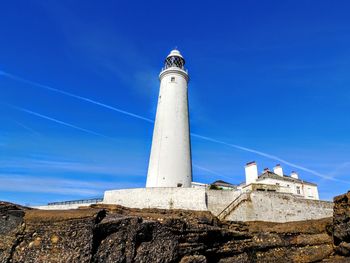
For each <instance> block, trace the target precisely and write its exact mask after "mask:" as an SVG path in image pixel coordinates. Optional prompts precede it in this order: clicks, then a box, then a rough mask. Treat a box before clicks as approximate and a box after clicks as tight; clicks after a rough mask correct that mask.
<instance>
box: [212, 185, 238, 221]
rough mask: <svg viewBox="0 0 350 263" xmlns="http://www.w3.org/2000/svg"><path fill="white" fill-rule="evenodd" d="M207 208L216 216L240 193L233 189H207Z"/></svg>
mask: <svg viewBox="0 0 350 263" xmlns="http://www.w3.org/2000/svg"><path fill="white" fill-rule="evenodd" d="M206 193H207V200H208V202H207V203H208V210H209V211H210V212H212V213H213V215H215V216H217V215H218V214H220V213H221V212H222V210H224V209H225V208H226V207H227V206H228V205H229V204H230V203H231V202H232V201H233V200H235V199H236V198H237V197H238V196H239V195H240V194H241V192H240V191H235V190H207V191H206Z"/></svg>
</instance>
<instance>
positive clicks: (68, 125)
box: [8, 105, 113, 139]
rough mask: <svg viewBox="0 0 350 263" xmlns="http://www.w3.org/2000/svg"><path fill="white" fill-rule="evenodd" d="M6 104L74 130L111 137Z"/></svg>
mask: <svg viewBox="0 0 350 263" xmlns="http://www.w3.org/2000/svg"><path fill="white" fill-rule="evenodd" d="M8 106H10V107H12V108H14V109H16V110H19V111H22V112H25V113H28V114H31V115H34V116H37V117H39V118H42V119H45V120H49V121H52V122H55V123H58V124H61V125H64V126H67V127H70V128H73V129H76V130H79V131H82V132H85V133H89V134H92V135H96V136H100V137H105V138H109V139H113V138H112V137H109V136H106V135H103V134H101V133H98V132H94V131H92V130H88V129H84V128H81V127H79V126H76V125H73V124H70V123H68V122H64V121H60V120H57V119H55V118H52V117H49V116H46V115H44V114H40V113H37V112H35V111H31V110H28V109H25V108H21V107H18V106H14V105H8Z"/></svg>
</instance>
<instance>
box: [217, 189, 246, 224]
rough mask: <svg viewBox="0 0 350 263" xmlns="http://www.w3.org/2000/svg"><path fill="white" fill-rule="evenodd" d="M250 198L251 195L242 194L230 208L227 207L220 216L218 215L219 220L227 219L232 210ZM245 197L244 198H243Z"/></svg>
mask: <svg viewBox="0 0 350 263" xmlns="http://www.w3.org/2000/svg"><path fill="white" fill-rule="evenodd" d="M249 196H250V193H241V194H240V195H239V196H237V197H236V198H235V199H234V200H233V201H232V202H231V203H230V204H229V205H228V206H226V207H225V208H224V209H223V210H222V211H221V212H220V214H218V216H217V217H218V218H219V219H221V220H222V219H225V218H226V216H227V215H228V214H229V213H231V212H232V210H233V209H234V208H235V207H237V205H239V204H240V203H241V202H242V201H244V200H247V199H248V198H249ZM243 197H244V198H243Z"/></svg>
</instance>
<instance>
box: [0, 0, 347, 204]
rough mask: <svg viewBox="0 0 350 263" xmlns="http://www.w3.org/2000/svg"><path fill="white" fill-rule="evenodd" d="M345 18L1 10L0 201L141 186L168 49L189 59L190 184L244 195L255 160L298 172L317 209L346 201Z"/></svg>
mask: <svg viewBox="0 0 350 263" xmlns="http://www.w3.org/2000/svg"><path fill="white" fill-rule="evenodd" d="M349 8H350V3H349V2H348V1H336V2H334V1H201V2H200V4H199V2H198V1H192V2H190V1H176V2H171V3H166V2H164V1H103V3H102V2H101V1H100V2H97V1H16V0H15V1H3V2H2V3H1V8H0V36H1V41H0V94H1V95H0V200H7V201H12V202H17V203H21V204H32V205H35V204H42V203H46V202H50V201H59V200H70V199H80V198H88V197H97V196H101V195H102V194H103V191H104V190H106V189H116V188H125V187H128V188H129V187H143V186H144V184H145V180H146V173H147V165H148V158H149V151H150V146H151V139H152V131H153V123H152V120H153V119H154V117H155V111H156V103H157V94H158V89H159V82H158V74H159V71H160V69H161V67H162V64H163V60H164V58H165V56H166V55H167V54H168V53H169V51H170V50H171V49H172V48H174V47H175V46H177V47H178V48H179V49H180V51H181V52H182V54H183V55H184V57H185V58H186V60H187V63H186V65H187V68H188V70H189V74H190V78H191V80H190V84H189V103H190V121H191V131H192V132H193V133H194V134H197V135H200V136H193V137H192V154H193V163H194V169H193V171H194V180H195V181H200V182H206V183H209V182H212V181H214V180H216V179H222V180H225V181H229V182H232V183H240V182H242V181H243V180H244V165H245V163H247V162H249V161H252V160H255V161H257V163H258V167H259V170H260V171H261V170H262V169H263V168H265V167H269V168H272V167H273V166H274V165H275V164H276V163H281V164H282V166H283V167H284V171H285V173H286V174H289V173H290V172H291V171H292V170H296V171H298V172H299V176H300V177H301V178H302V179H305V180H308V181H312V182H315V183H318V184H319V191H320V196H321V198H322V199H331V198H332V197H333V196H335V195H338V194H341V193H343V192H345V191H347V190H348V189H349V188H350V178H349V172H348V171H349V169H350V136H349V134H350V121H349V115H350V88H349V86H350V74H349V69H350V62H349V61H350V16H349V15H348V10H349ZM79 96H80V97H79ZM89 100H90V101H89ZM96 102H98V103H100V104H99V105H98V104H96ZM121 111H122V112H121ZM129 113H130V114H129ZM132 114H135V115H132ZM149 120H151V121H149ZM201 136H202V137H201ZM203 136H204V137H205V138H203ZM280 159H282V160H280Z"/></svg>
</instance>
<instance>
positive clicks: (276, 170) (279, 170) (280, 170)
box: [273, 164, 283, 176]
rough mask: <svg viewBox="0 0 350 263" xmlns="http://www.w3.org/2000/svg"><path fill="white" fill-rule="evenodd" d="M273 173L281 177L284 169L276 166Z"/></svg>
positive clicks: (278, 165)
mask: <svg viewBox="0 0 350 263" xmlns="http://www.w3.org/2000/svg"><path fill="white" fill-rule="evenodd" d="M273 172H274V173H275V174H277V175H279V176H283V169H282V166H281V165H280V164H276V166H275V167H274V168H273Z"/></svg>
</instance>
